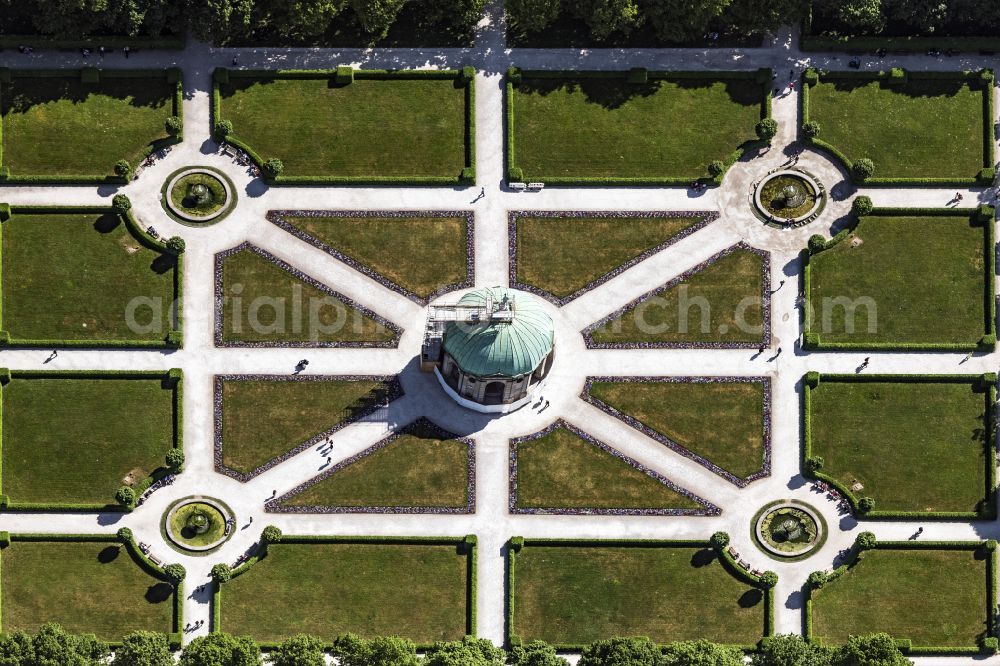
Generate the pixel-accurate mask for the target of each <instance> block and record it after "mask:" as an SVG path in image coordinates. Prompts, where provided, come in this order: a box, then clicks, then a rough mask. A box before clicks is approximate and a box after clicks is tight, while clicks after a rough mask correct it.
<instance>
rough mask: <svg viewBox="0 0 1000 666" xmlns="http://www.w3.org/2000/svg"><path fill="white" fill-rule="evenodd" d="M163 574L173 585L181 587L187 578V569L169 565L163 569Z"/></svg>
mask: <svg viewBox="0 0 1000 666" xmlns="http://www.w3.org/2000/svg"><path fill="white" fill-rule="evenodd" d="M163 574H164V575H165V576H166V577H167V580H168V581H170V583H171V584H172V585H180V584H181V583H183V582H184V577H185V576H187V569H185V568H184V565H182V564H168V565H167V566H165V567H163Z"/></svg>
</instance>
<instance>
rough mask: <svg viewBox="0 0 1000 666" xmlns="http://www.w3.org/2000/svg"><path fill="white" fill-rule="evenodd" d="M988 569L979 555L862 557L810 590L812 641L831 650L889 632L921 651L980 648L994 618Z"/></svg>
mask: <svg viewBox="0 0 1000 666" xmlns="http://www.w3.org/2000/svg"><path fill="white" fill-rule="evenodd" d="M986 565H987V562H986V559H985V558H984V556H983V554H982V553H980V552H978V551H975V550H957V549H956V550H944V549H928V550H897V549H885V550H883V549H878V550H872V551H867V552H865V553H862V555H861V557H860V561H858V562H857V563H856V564H855V565H854V566H853V567H851V568H850V569H849V570H848V571H847V573H845V574H844V575H842V576H841V577H839V578H837V579H836V580H833V581H831V582H829V583H827V585H826V586H824V587H823V588H822V589H821V590H814V591H812V597H813V601H812V617H813V627H812V630H813V635H814V636H818V637H820V638H822V639H823V640H824V642H826V643H828V644H831V645H839V644H842V643H846V642H847V639H848V638H849V637H850V636H860V635H867V634H871V633H875V632H886V633H888V634H890V635H891V636H892V637H893V638H896V639H909V640H911V641H913V645H914V646H915V647H916V646H934V647H964V648H971V647H975V645H976V643H977V639H978V638H979V637H980V636H982V635H983V634H984V632H985V631H986V617H987V614H988V613H989V612H991V611H992V609H990V608H988V602H987V591H986V590H987V585H988V580H987V578H988V576H987V571H988V568H987V566H986ZM994 575H995V574H994Z"/></svg>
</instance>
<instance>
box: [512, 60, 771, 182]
mask: <svg viewBox="0 0 1000 666" xmlns="http://www.w3.org/2000/svg"><path fill="white" fill-rule="evenodd" d="M644 71H645V70H644ZM525 75H527V76H530V77H532V78H536V79H560V78H567V77H572V78H574V79H583V78H588V79H619V78H621V79H625V80H626V81H632V80H633V77H637V76H638V74H637V73H635V72H634V70H623V71H603V70H581V71H569V70H521V69H519V68H517V67H510V68H508V69H507V75H506V77H505V85H504V115H505V121H506V122H505V127H506V131H507V136H506V140H505V145H506V151H505V169H504V173H505V175H506V179H507V181H508V182H520V181H523V180H524V179H525V175H524V170H523V169H522V168H521V167H520V166H518V164H517V150H516V146H515V145H514V144H515V141H514V104H513V100H514V88H515V86H517V85H518V84H520V83H521V80H522V78H523V77H524V76H525ZM645 78H646V80H647V81H656V80H663V79H705V80H710V81H717V80H720V79H751V80H755V81H758V82H760V83H761V110H760V120H765V119H772V114H771V104H772V95H773V89H772V88H771V70H770V69H768V68H761V69H757V70H753V71H701V72H696V71H645ZM768 145H770V141H767V140H760V139H758V140H756V141H747V142H745V143H744V144H743V145H742V146H740V147H739V148H737V149H736V150H734V151H733V152H731V153H729V154H728V155H725V156H723V157H721V158H720V159H718V160H715V162H719V163H721V165H722V169H721V171H719V172H718V174H712V173H708V174H706V175H704V176H702V177H701V178H698V177H697V176H678V177H649V178H618V177H608V178H591V177H572V176H566V177H563V176H557V177H545V179H544V180H545V183H546V184H548V185H578V186H606V185H612V186H613V185H668V186H669V185H690V184H691V181H692V180H695V179H697V180H699V181H700V182H703V183H706V184H712V185H719V184H721V183H722V180H723V179H724V178H725V177H726V172H727V171H729V168H730V167H731V166H732V165H733V164H735V163H736V162H737V161H738V160H739V159H740V158H741V157H743V155H745V154H747V153H750V152H752V151H754V150H756V149H758V148H763V147H766V146H768ZM528 178H529V179H531V178H532V176H531V174H529V175H528Z"/></svg>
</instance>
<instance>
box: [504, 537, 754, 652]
mask: <svg viewBox="0 0 1000 666" xmlns="http://www.w3.org/2000/svg"><path fill="white" fill-rule="evenodd" d="M513 585H514V589H513V595H514V600H513V603H514V624H513V626H512V627H510V631H511V632H513V633H516V634H517V635H519V636H520V637H521V638H522V639H524V640H525V641H529V640H535V639H539V640H543V641H547V642H549V643H555V644H564V645H580V644H586V643H590V642H591V641H595V640H598V639H602V638H607V637H609V636H648V637H649V638H651V639H652V640H654V641H656V642H657V643H668V642H671V641H678V640H694V639H699V638H704V639H708V640H710V641H715V642H720V643H731V644H739V645H751V644H754V643H756V642H757V641H758V640H760V639H761V637H762V636H763V629H764V609H765V606H766V602H765V599H764V595H763V593H762V592H761V591H760V590H757V589H755V588H752V587H750V586H748V585H746V584H745V583H741V582H740V581H738V580H736V579H735V578H733V576H732V575H731V574H730V573H729V572H728V571H726V570H725V569H724V568H723V566H722V564H721V563H720V561H719V560H718V558H717V557H716V556H715V554H714V552H713V551H711V550H710V549H708V547H707V544H706V547H705V548H698V547H618V546H542V545H538V546H534V545H530V544H529V545H526V546H525V547H524V548H523V549H522V550H521V552H519V553H518V554H517V555H516V569H515V576H514V583H513Z"/></svg>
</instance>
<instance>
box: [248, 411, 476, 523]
mask: <svg viewBox="0 0 1000 666" xmlns="http://www.w3.org/2000/svg"><path fill="white" fill-rule="evenodd" d="M417 428H429V429H431V430H432V431H433V432H434V433H435V434H436V435H438V437H439V439H454V440H457V441H459V442H462V443H463V444H465V445H466V447H468V450H469V457H468V461H467V471H468V479H469V480H468V487H467V489H466V497H467V498H468V501H467V502H466V505H465V506H463V507H454V506H322V505H308V506H281V502H284V501H286V500H288V499H291V498H292V497H294V496H295V495H298V494H299V493H301V492H303V491H305V490H306V489H308V488H310V487H312V486H314V485H316V484H317V483H320V482H321V481H324V480H326V479H327V478H328V477H330V476H333V475H334V474H336V473H337V472H339V471H340V470H342V469H344V468H345V467H347V466H348V465H351V464H353V463H355V462H357V461H359V460H361V459H362V458H366V457H368V456H370V455H371V454H373V453H375V452H376V451H378V450H380V449H383V448H385V447H386V446H388V445H389V444H391V443H393V442H394V441H396V440H397V439H399V438H400V437H402V436H403V435H406V434H409V433H411V432H413V431H414V430H416V429H417ZM264 510H265V511H266V512H268V513H405V514H422V513H445V514H467V513H475V512H476V442H475V441H474V440H473V439H472V438H470V437H460V436H458V435H456V434H455V433H453V432H451V431H448V430H445V429H444V428H442V427H441V426H439V425H438V424H436V423H434V422H433V421H431V420H430V419H428V418H427V417H425V416H421V417H419V418H418V419H416V420H415V421H411V422H410V423H408V424H406V425H405V426H403V427H402V428H398V429H397V430H396V431H395V432H393V433H391V434H389V435H388V436H387V437H384V438H382V439H381V440H379V441H378V442H376V443H375V444H373V445H372V446H369V447H368V448H367V449H365V450H364V451H361V452H360V453H356V454H354V455H353V456H351V457H350V458H345V459H344V460H341V461H340V462H339V463H337V464H336V465H334V466H333V467H331V468H330V469H328V470H326V471H325V472H323V473H322V474H320V475H318V476H314V477H313V478H311V479H309V480H308V481H306V482H304V483H300V484H299V485H297V486H295V487H294V488H292V489H291V490H289V491H288V492H286V493H285V494H283V495H280V496H278V497H276V498H274V499H272V500H268V501H267V502H265V503H264Z"/></svg>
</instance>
